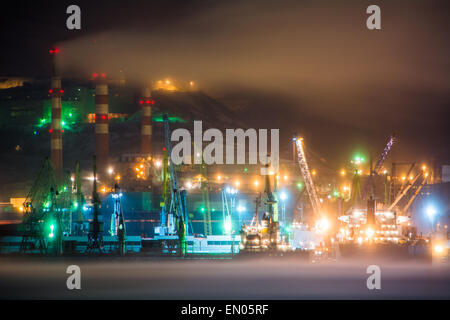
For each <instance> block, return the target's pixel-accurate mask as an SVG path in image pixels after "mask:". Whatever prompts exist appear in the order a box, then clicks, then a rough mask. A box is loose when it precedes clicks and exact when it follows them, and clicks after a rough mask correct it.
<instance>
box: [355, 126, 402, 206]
mask: <svg viewBox="0 0 450 320" xmlns="http://www.w3.org/2000/svg"><path fill="white" fill-rule="evenodd" d="M395 141H396V133H393V134H392V135H391V136H390V137H389V140H388V142H387V144H386V146H385V147H384V149H383V152H382V153H381V154H380V156H379V157H378V160H377V162H376V164H375V167H374V168H373V169H372V168H371V171H370V175H369V179H368V180H367V181H366V183H365V184H364V186H363V189H362V194H361V198H362V199H367V198H368V197H369V196H370V197H372V198H373V197H374V176H377V175H378V174H379V173H380V172H381V169H382V168H383V164H384V162H385V161H386V159H387V157H388V154H389V152H390V151H391V149H392V146H393V145H394V143H395ZM369 190H370V195H369V194H368V193H369Z"/></svg>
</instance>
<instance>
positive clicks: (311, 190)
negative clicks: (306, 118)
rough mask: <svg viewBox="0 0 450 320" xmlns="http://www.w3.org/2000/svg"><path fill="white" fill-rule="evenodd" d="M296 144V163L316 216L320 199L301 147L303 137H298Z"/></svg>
mask: <svg viewBox="0 0 450 320" xmlns="http://www.w3.org/2000/svg"><path fill="white" fill-rule="evenodd" d="M296 144H297V159H298V164H299V166H300V171H301V172H302V176H303V180H304V182H305V186H306V192H308V196H309V200H310V201H311V206H312V208H313V212H314V215H315V216H316V217H318V216H319V215H320V201H319V197H318V196H317V192H316V188H315V187H314V182H313V180H312V177H311V173H310V172H309V167H308V162H307V161H306V156H305V151H304V149H303V138H298V139H297V142H296Z"/></svg>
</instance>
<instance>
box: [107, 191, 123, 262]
mask: <svg viewBox="0 0 450 320" xmlns="http://www.w3.org/2000/svg"><path fill="white" fill-rule="evenodd" d="M112 197H113V199H114V212H113V214H112V216H111V229H110V234H111V235H112V236H116V237H117V239H118V242H119V254H120V255H123V254H124V253H125V250H126V248H125V236H126V230H125V219H124V217H123V210H122V201H121V198H122V192H120V187H119V185H118V184H117V183H116V184H115V185H114V193H113V194H112Z"/></svg>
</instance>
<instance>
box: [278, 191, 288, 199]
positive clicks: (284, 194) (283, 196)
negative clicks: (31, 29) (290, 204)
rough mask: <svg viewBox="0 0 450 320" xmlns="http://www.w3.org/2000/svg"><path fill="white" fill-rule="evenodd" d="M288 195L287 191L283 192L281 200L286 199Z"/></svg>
mask: <svg viewBox="0 0 450 320" xmlns="http://www.w3.org/2000/svg"><path fill="white" fill-rule="evenodd" d="M287 198H288V197H287V194H286V192H282V193H281V194H280V199H281V200H283V201H284V200H286V199H287Z"/></svg>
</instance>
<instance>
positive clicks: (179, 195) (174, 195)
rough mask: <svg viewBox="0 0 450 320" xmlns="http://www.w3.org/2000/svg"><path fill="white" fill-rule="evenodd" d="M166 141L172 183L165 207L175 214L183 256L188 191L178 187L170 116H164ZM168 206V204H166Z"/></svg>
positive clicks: (179, 250) (184, 251)
mask: <svg viewBox="0 0 450 320" xmlns="http://www.w3.org/2000/svg"><path fill="white" fill-rule="evenodd" d="M163 121H164V140H165V144H166V149H167V156H168V159H169V164H168V169H169V171H170V181H171V202H170V207H167V206H166V207H165V212H167V213H169V212H174V213H175V219H176V226H177V235H178V252H179V254H180V255H181V256H184V255H185V254H186V224H185V221H187V219H188V215H187V207H186V191H185V190H183V191H180V189H179V186H178V177H177V170H176V168H175V163H174V162H173V159H172V142H171V140H170V127H169V116H168V115H167V114H164V116H163ZM166 205H167V203H166Z"/></svg>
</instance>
